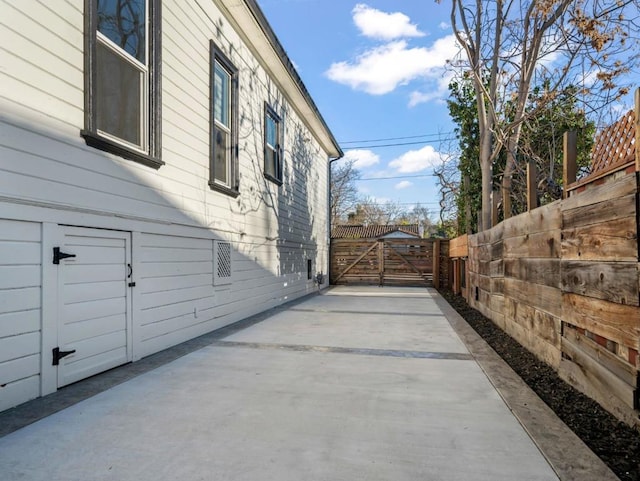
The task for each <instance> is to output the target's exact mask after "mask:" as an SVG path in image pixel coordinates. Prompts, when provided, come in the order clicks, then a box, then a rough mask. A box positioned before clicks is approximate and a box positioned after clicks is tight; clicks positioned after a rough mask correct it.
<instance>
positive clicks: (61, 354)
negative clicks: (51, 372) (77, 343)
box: [51, 347, 76, 366]
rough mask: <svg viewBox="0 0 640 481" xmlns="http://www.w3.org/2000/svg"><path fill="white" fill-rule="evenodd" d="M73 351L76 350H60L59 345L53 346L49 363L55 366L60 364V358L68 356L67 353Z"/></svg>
mask: <svg viewBox="0 0 640 481" xmlns="http://www.w3.org/2000/svg"><path fill="white" fill-rule="evenodd" d="M74 352H76V350H75V349H73V350H71V351H61V350H60V348H59V347H54V348H53V349H52V354H53V362H52V363H51V365H52V366H57V365H59V364H60V359H62V358H63V357H66V356H68V355H69V354H73V353H74Z"/></svg>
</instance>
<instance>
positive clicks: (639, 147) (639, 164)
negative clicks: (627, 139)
mask: <svg viewBox="0 0 640 481" xmlns="http://www.w3.org/2000/svg"><path fill="white" fill-rule="evenodd" d="M635 97H636V105H635V113H636V145H635V147H636V172H640V87H638V88H637V89H636V96H635Z"/></svg>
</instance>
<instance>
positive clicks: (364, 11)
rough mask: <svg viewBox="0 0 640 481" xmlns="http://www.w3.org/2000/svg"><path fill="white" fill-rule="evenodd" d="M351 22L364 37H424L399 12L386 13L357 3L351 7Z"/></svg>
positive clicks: (384, 38)
mask: <svg viewBox="0 0 640 481" xmlns="http://www.w3.org/2000/svg"><path fill="white" fill-rule="evenodd" d="M352 13H353V22H354V23H355V24H356V27H358V29H359V30H360V32H361V33H362V35H364V36H366V37H371V38H376V39H380V40H393V39H396V38H406V37H424V36H425V34H424V33H423V32H421V31H420V30H418V27H417V26H416V25H415V24H413V23H411V19H410V18H409V17H408V16H406V15H405V14H404V13H401V12H394V13H386V12H383V11H381V10H377V9H375V8H372V7H369V6H368V5H365V4H364V3H358V4H357V5H356V6H355V7H353V11H352Z"/></svg>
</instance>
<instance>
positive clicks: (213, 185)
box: [209, 181, 240, 198]
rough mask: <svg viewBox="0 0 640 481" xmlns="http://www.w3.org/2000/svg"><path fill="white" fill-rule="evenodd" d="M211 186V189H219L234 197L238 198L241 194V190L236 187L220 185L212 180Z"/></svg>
mask: <svg viewBox="0 0 640 481" xmlns="http://www.w3.org/2000/svg"><path fill="white" fill-rule="evenodd" d="M209 188H210V189H211V190H217V191H218V192H221V193H222V194H226V195H228V196H230V197H233V198H236V197H238V196H239V195H240V192H239V191H237V190H235V189H230V188H229V187H225V186H224V185H220V184H217V183H215V182H211V181H209Z"/></svg>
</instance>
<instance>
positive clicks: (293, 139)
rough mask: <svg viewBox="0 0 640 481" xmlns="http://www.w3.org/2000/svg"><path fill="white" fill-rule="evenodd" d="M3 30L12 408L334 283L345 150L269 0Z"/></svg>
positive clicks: (3, 182) (1, 359)
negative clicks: (331, 194)
mask: <svg viewBox="0 0 640 481" xmlns="http://www.w3.org/2000/svg"><path fill="white" fill-rule="evenodd" d="M118 8H120V10H118ZM0 29H1V33H0V36H1V38H2V46H1V47H0V410H4V409H8V408H10V407H12V406H15V405H17V404H20V403H22V402H25V401H27V400H29V399H33V398H35V397H38V396H42V395H45V394H48V393H51V392H54V391H56V390H57V389H58V388H60V387H62V386H64V385H67V384H70V383H73V382H75V381H78V380H80V379H83V378H85V377H88V376H91V375H93V374H96V373H98V372H101V371H104V370H106V369H109V368H111V367H114V366H118V365H121V364H124V363H127V362H131V361H136V360H138V359H140V358H141V357H144V356H147V355H149V354H152V353H154V352H157V351H159V350H162V349H165V348H167V347H169V346H172V345H175V344H177V343H180V342H182V341H185V340H188V339H190V338H193V337H195V336H198V335H201V334H203V333H206V332H209V331H211V330H214V329H216V328H219V327H222V326H225V325H228V324H230V323H232V322H235V321H238V320H240V319H243V318H245V317H247V316H250V315H253V314H256V313H258V312H260V311H264V310H266V309H269V308H271V307H274V306H277V305H279V304H281V303H283V302H285V301H288V300H291V299H294V298H296V297H300V296H303V295H305V294H307V293H310V292H312V291H313V290H315V289H317V288H318V286H317V285H316V284H314V282H315V276H316V274H317V273H326V272H327V270H328V246H329V231H328V228H329V224H328V185H329V178H328V176H329V161H330V159H331V158H337V157H340V156H341V155H342V152H341V151H340V148H339V146H338V144H337V142H336V141H335V139H334V137H333V135H332V134H331V132H330V130H329V129H328V127H327V125H326V124H325V122H324V120H323V119H322V116H321V115H320V113H319V112H318V110H317V108H316V106H315V104H314V103H313V101H312V99H311V98H310V96H309V94H308V92H307V91H306V89H305V87H304V85H303V84H302V81H301V80H300V78H299V76H298V75H297V73H296V72H295V69H294V68H293V66H292V64H291V62H290V61H289V59H288V58H287V56H286V54H285V53H284V51H283V49H282V47H281V45H280V44H279V42H278V41H277V39H276V37H275V35H274V33H273V31H272V30H271V28H270V27H269V25H268V23H267V21H266V20H265V18H264V15H263V14H262V12H261V11H260V9H259V7H258V5H257V3H256V1H255V0H190V1H182V0H122V1H120V2H116V1H115V0H55V1H47V2H37V1H35V0H0ZM326 279H327V276H325V280H324V281H323V282H326Z"/></svg>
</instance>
